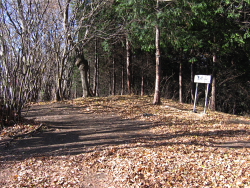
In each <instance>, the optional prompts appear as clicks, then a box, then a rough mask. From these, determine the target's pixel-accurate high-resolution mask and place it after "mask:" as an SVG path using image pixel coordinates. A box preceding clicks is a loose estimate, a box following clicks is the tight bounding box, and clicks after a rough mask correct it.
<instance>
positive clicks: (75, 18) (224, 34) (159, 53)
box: [0, 0, 250, 127]
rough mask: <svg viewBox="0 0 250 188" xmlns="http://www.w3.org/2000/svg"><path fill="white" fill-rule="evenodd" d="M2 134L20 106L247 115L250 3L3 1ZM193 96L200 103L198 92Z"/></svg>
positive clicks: (222, 0)
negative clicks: (133, 98)
mask: <svg viewBox="0 0 250 188" xmlns="http://www.w3.org/2000/svg"><path fill="white" fill-rule="evenodd" d="M0 15H1V17H0V41H1V43H0V69H1V70H0V77H1V81H0V101H1V102H0V103H1V109H0V114H1V115H0V117H1V127H2V126H4V125H6V124H8V123H10V122H11V121H17V120H18V119H19V118H20V117H21V112H22V109H23V108H24V107H25V105H26V104H27V103H31V102H38V101H52V100H56V101H62V100H67V99H73V98H77V97H84V98H85V97H92V96H95V97H98V96H99V97H102V96H110V95H132V94H134V95H149V96H154V97H153V100H152V103H153V104H155V105H158V104H161V98H166V99H173V100H176V101H178V102H180V103H189V104H192V103H193V101H194V94H195V83H194V76H195V75H212V83H211V86H210V87H209V108H210V109H211V110H217V111H221V112H226V113H231V114H237V115H247V114H249V112H250V97H249V96H250V74H249V72H248V71H250V32H249V26H250V1H249V0H219V1H218V0H212V1H207V0H91V1H86V0H60V1H59V0H58V1H57V0H16V1H13V0H1V1H0ZM199 88H200V89H199V91H198V97H199V103H201V104H202V105H203V104H204V99H205V93H204V89H205V86H204V87H203V86H200V87H199Z"/></svg>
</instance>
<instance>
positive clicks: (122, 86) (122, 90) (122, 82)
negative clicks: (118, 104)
mask: <svg viewBox="0 0 250 188" xmlns="http://www.w3.org/2000/svg"><path fill="white" fill-rule="evenodd" d="M121 75H122V81H121V95H124V83H125V81H124V65H123V64H122V73H121Z"/></svg>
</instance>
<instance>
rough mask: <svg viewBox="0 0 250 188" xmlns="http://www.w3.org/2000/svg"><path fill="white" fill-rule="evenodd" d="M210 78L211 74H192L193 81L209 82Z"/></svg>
mask: <svg viewBox="0 0 250 188" xmlns="http://www.w3.org/2000/svg"><path fill="white" fill-rule="evenodd" d="M211 80H212V76H211V75H195V76H194V82H195V83H203V84H210V83H211Z"/></svg>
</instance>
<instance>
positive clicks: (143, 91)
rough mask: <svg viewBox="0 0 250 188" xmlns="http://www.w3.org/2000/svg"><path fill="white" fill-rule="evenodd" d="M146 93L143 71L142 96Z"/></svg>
mask: <svg viewBox="0 0 250 188" xmlns="http://www.w3.org/2000/svg"><path fill="white" fill-rule="evenodd" d="M144 94H145V77H144V75H143V73H142V76H141V96H143V95H144Z"/></svg>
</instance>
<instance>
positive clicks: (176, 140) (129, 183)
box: [0, 96, 250, 188]
mask: <svg viewBox="0 0 250 188" xmlns="http://www.w3.org/2000/svg"><path fill="white" fill-rule="evenodd" d="M151 101H152V97H149V96H144V97H141V96H113V97H105V98H101V97H100V98H86V99H83V98H79V99H75V100H71V101H65V102H66V103H71V104H74V105H78V106H81V107H82V108H81V109H82V111H83V112H85V113H97V114H105V113H116V114H119V115H120V116H121V117H122V118H124V119H136V120H141V121H152V122H153V123H154V125H155V126H152V127H151V128H150V129H148V130H147V131H148V133H149V134H148V136H147V137H144V138H138V139H133V140H131V142H129V143H126V144H122V145H118V146H117V145H109V146H105V147H103V148H101V149H100V148H96V150H92V151H91V152H86V153H83V154H79V155H65V156H49V157H48V156H46V157H44V156H40V157H39V156H38V157H30V158H28V159H24V160H22V161H15V162H13V163H10V164H7V163H6V162H4V161H1V162H0V172H1V174H2V175H0V185H1V186H2V187H93V186H96V185H97V184H95V181H98V182H99V184H98V185H99V187H135V188H136V187H138V188H139V187H142V188H144V187H145V188H146V187H155V188H156V187H250V181H249V180H250V149H249V148H250V134H249V133H250V119H249V117H243V116H236V115H230V114H225V113H221V112H212V111H208V113H207V114H203V113H193V112H192V105H189V104H180V103H176V102H175V101H172V100H165V99H162V104H161V105H159V106H156V105H152V104H151ZM198 111H199V112H202V107H198ZM34 127H35V126H34ZM6 131H7V132H8V131H9V133H6ZM14 132H15V131H14ZM8 134H9V135H11V134H12V133H11V131H10V130H3V131H2V132H1V137H4V136H5V135H8ZM15 134H16V133H15ZM7 169H11V171H10V172H7ZM94 174H95V175H96V176H94ZM104 174H106V176H105V177H104V178H100V177H101V176H103V175H104ZM101 179H103V182H101ZM96 187H98V186H96Z"/></svg>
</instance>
